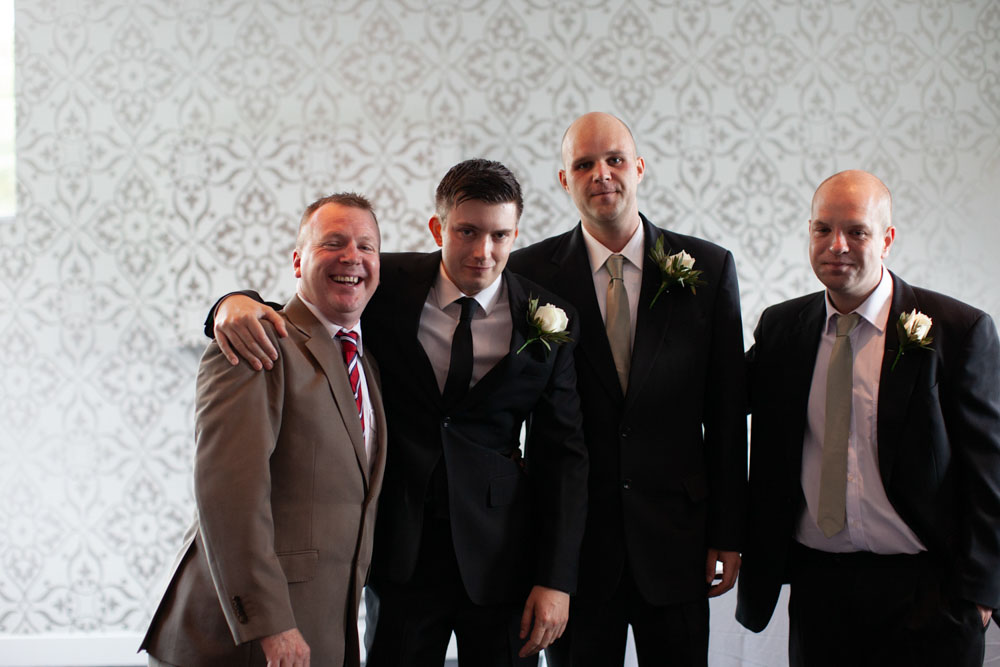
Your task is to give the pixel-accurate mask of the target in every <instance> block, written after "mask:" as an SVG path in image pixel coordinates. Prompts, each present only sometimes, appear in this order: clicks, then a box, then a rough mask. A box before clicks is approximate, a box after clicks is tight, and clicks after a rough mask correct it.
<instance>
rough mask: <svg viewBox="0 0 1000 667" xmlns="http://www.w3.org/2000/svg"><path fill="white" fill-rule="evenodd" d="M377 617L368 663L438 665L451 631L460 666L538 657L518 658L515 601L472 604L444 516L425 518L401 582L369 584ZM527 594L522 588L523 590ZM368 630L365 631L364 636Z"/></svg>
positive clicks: (525, 664) (523, 665)
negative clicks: (409, 571)
mask: <svg viewBox="0 0 1000 667" xmlns="http://www.w3.org/2000/svg"><path fill="white" fill-rule="evenodd" d="M370 589H371V590H370V591H369V594H368V597H369V598H370V597H371V596H372V595H374V597H375V598H376V600H372V602H375V604H373V605H370V606H369V610H371V609H373V608H374V609H377V612H376V614H375V615H376V616H377V618H370V619H369V623H372V622H373V623H374V624H375V631H374V634H371V635H370V638H371V644H370V645H369V646H368V661H367V663H366V665H367V667H441V665H443V664H444V661H445V653H446V652H447V649H448V642H449V640H450V639H451V633H452V631H454V633H455V638H456V640H457V641H458V663H459V665H461V666H462V667H480V666H481V667H536V665H537V664H538V656H532V657H531V658H526V659H521V658H518V657H517V652H518V651H519V650H520V649H521V646H522V645H523V644H524V643H525V641H526V640H524V641H522V640H520V639H519V638H518V633H519V631H520V624H521V612H522V610H523V604H524V603H523V601H522V602H521V603H520V604H502V605H490V606H484V605H477V604H474V603H473V602H472V600H470V599H469V596H468V594H467V593H466V592H465V586H464V585H463V584H462V580H461V576H460V575H459V571H458V562H457V561H456V559H455V549H454V547H453V545H452V539H451V530H450V528H449V523H448V519H447V517H434V516H433V515H432V513H428V514H427V515H426V516H425V518H424V532H423V536H422V540H421V545H420V555H419V556H418V560H417V567H416V571H415V573H414V576H413V578H412V579H411V580H410V581H409V582H407V583H405V584H394V583H391V582H376V583H375V584H374V585H372V586H370ZM525 597H527V591H525ZM367 638H368V633H366V640H367Z"/></svg>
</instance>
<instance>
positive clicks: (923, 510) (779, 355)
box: [736, 171, 1000, 667]
mask: <svg viewBox="0 0 1000 667" xmlns="http://www.w3.org/2000/svg"><path fill="white" fill-rule="evenodd" d="M895 235H896V230H895V228H894V227H893V226H892V217H891V198H890V194H889V190H888V189H887V188H886V187H885V185H884V184H883V183H882V182H881V181H880V180H879V179H877V178H876V177H875V176H873V175H871V174H869V173H866V172H863V171H846V172H841V173H839V174H836V175H834V176H832V177H830V178H829V179H827V180H826V181H824V182H823V183H822V184H821V185H820V186H819V188H818V189H817V190H816V193H815V195H814V197H813V201H812V215H811V219H810V221H809V256H810V261H811V263H812V267H813V271H814V272H815V273H816V276H817V277H818V278H819V280H820V282H822V283H823V285H824V286H825V288H826V289H825V290H824V291H823V292H818V293H816V294H810V295H808V296H803V297H800V298H797V299H792V300H791V301H786V302H784V303H781V304H778V305H776V306H772V307H770V308H768V309H767V310H765V311H764V313H763V315H761V318H760V322H759V323H758V325H757V329H756V331H755V333H754V339H755V343H754V346H753V348H752V349H751V350H750V352H748V354H747V359H748V364H749V377H750V392H751V408H752V411H753V422H752V423H753V434H752V445H751V456H750V505H749V506H750V522H749V533H748V543H747V547H746V549H745V551H744V560H743V563H744V566H743V573H742V575H741V577H740V586H739V593H738V605H737V610H736V616H737V619H738V620H739V621H740V622H741V623H743V625H745V626H746V627H748V628H750V629H751V630H753V631H755V632H759V631H760V630H762V629H763V628H764V627H765V626H766V625H767V623H768V621H769V620H770V618H771V615H772V613H773V612H774V606H775V602H776V601H777V598H778V594H779V592H780V590H781V585H782V584H783V583H786V582H790V583H791V600H790V603H789V640H788V642H789V659H790V662H791V664H792V665H796V666H805V665H808V666H809V667H816V666H818V667H824V666H826V665H831V666H832V665H846V664H850V665H873V666H874V665H878V666H880V667H881V666H884V665H908V666H912V665H935V666H938V665H941V666H943V665H948V666H953V665H954V666H958V665H982V662H983V652H984V639H983V635H984V633H985V626H986V624H987V622H988V621H989V617H990V613H991V611H992V609H993V608H996V607H997V606H998V605H1000V342H998V339H997V331H996V328H995V327H994V325H993V321H992V320H991V319H990V317H989V316H988V315H987V314H986V313H984V312H982V311H980V310H976V309H975V308H972V307H971V306H968V305H966V304H964V303H961V302H959V301H956V300H955V299H951V298H949V297H946V296H943V295H941V294H937V293H935V292H931V291H928V290H925V289H921V288H919V287H911V286H910V285H908V284H907V283H906V282H904V281H903V280H902V279H900V278H899V277H898V276H896V275H894V274H892V273H890V272H889V271H888V270H887V269H886V268H885V267H884V265H883V260H884V259H885V257H886V256H887V255H888V254H889V250H890V248H891V247H892V244H893V241H894V240H895Z"/></svg>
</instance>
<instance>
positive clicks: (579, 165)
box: [573, 162, 594, 171]
mask: <svg viewBox="0 0 1000 667" xmlns="http://www.w3.org/2000/svg"><path fill="white" fill-rule="evenodd" d="M593 164H594V163H593V162H578V163H576V165H575V166H574V167H573V169H575V170H576V171H586V170H587V169H590V167H591V166H592V165H593Z"/></svg>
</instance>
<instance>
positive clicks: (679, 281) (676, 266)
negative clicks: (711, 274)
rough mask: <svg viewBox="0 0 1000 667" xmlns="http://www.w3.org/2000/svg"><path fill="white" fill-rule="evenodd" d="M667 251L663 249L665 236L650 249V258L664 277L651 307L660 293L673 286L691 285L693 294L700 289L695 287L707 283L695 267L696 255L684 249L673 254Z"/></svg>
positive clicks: (650, 303) (650, 304)
mask: <svg viewBox="0 0 1000 667" xmlns="http://www.w3.org/2000/svg"><path fill="white" fill-rule="evenodd" d="M667 253H668V251H666V250H664V249H663V237H662V236H661V237H659V238H658V239H656V244H655V245H654V246H653V249H652V250H650V251H649V258H650V259H651V260H653V263H654V264H656V266H657V268H659V269H660V277H661V278H662V282H661V283H660V289H658V290H656V295H655V296H654V297H653V300H652V301H650V302H649V307H650V309H652V308H653V305H654V304H655V303H656V300H657V299H659V298H660V295H661V294H663V293H664V292H669V291H670V288H671V287H675V286H679V287H689V288H691V294H697V292H698V290H697V289H695V288H696V287H700V286H701V285H704V284H705V281H704V280H702V279H701V274H702V272H701V271H700V270H698V269H696V268H694V262H695V259H694V257H692V256H691V255H689V254H688V253H687V252H686V251H684V250H681V251H680V252H675V253H674V254H672V255H670V254H667Z"/></svg>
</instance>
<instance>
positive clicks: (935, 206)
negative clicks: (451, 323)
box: [0, 0, 1000, 638]
mask: <svg viewBox="0 0 1000 667" xmlns="http://www.w3.org/2000/svg"><path fill="white" fill-rule="evenodd" d="M16 21H17V23H16V29H17V102H18V107H17V113H18V140H17V150H18V160H19V163H18V175H19V179H20V182H19V195H20V199H19V207H20V208H19V212H18V216H17V218H16V219H15V220H14V222H13V223H7V224H0V307H2V312H3V315H2V316H0V340H3V341H4V342H5V345H4V367H3V371H2V372H0V461H3V463H2V465H0V637H7V638H26V637H42V638H45V637H48V636H50V635H62V634H65V633H69V634H72V635H74V636H77V635H90V634H95V633H97V634H100V633H104V634H116V633H137V632H140V631H141V630H142V629H143V628H144V626H145V624H146V622H147V621H148V617H149V613H150V611H151V608H152V606H153V604H154V603H155V601H156V599H157V596H158V593H159V586H160V579H161V577H162V575H163V573H164V571H165V569H166V568H167V567H168V565H169V563H170V562H171V560H172V558H173V555H174V550H175V549H176V548H177V545H178V544H179V542H180V536H181V533H182V531H183V529H184V527H185V525H186V524H187V523H188V521H189V519H190V516H191V512H192V496H191V491H190V481H189V478H190V461H191V451H192V437H191V434H192V421H191V417H192V415H191V412H192V400H193V387H194V370H195V366H196V363H197V358H198V355H199V354H200V350H201V348H202V347H203V344H204V339H203V338H202V336H201V333H200V329H201V326H200V325H201V320H202V318H203V316H204V313H205V311H206V309H207V307H208V306H209V304H210V303H211V302H212V301H213V300H214V298H215V297H216V296H217V295H219V294H220V293H222V292H225V291H228V290H230V289H232V288H234V287H246V286H250V287H254V288H257V289H259V290H261V291H262V292H263V293H264V294H265V295H267V296H269V297H271V298H274V299H278V300H281V299H284V298H286V297H287V296H288V295H289V294H290V292H291V289H292V284H293V282H292V274H291V269H290V259H289V254H290V249H291V246H292V238H293V229H294V226H295V224H296V221H297V218H298V215H299V212H300V211H301V209H302V208H303V206H304V205H305V204H306V203H307V202H308V201H309V200H311V199H312V198H314V197H315V196H317V195H319V194H323V193H328V192H330V191H333V190H345V189H357V190H359V191H362V192H365V193H367V194H369V195H371V196H372V197H373V199H374V201H375V202H376V204H377V206H378V212H379V217H380V218H381V220H382V222H383V232H384V237H385V238H384V247H385V249H387V250H403V249H430V248H431V247H432V243H431V240H430V236H429V234H428V233H427V231H426V227H425V222H426V219H427V217H428V215H429V213H430V208H431V207H430V202H431V194H432V192H433V187H434V185H435V184H436V182H437V180H438V179H439V178H440V177H441V175H442V174H443V173H444V171H445V170H446V168H447V167H448V166H450V165H451V164H452V163H454V162H456V161H458V160H460V159H464V158H467V157H472V156H486V157H490V158H495V159H500V160H502V161H504V162H506V163H507V164H508V165H509V166H511V167H512V168H513V169H514V170H515V172H516V173H517V174H518V175H519V177H521V178H522V180H523V182H524V184H525V186H526V190H527V195H528V196H527V209H526V211H525V216H524V219H523V221H522V228H521V238H520V239H519V241H518V243H519V244H520V245H523V244H527V243H530V242H531V241H534V240H538V239H541V238H543V237H545V236H548V235H550V234H553V233H556V232H560V231H562V230H565V229H567V228H569V226H570V225H572V224H573V223H574V222H575V220H576V217H575V214H574V211H573V208H572V205H571V203H570V202H569V199H568V197H566V196H565V194H564V193H563V192H561V190H560V189H559V188H558V186H557V183H556V180H555V172H556V170H557V168H558V166H559V165H558V152H557V145H558V142H559V138H560V136H561V133H562V131H563V129H564V128H565V126H566V125H567V123H568V122H569V121H570V120H571V119H572V118H573V117H575V116H576V115H577V114H579V113H581V112H583V111H586V110H590V109H604V110H610V111H613V112H615V113H617V114H619V115H621V116H622V117H623V118H625V119H626V120H627V121H628V122H629V123H630V124H631V126H632V128H633V130H634V132H635V135H636V137H637V138H638V140H639V147H640V151H641V153H642V154H643V155H644V156H645V158H646V164H647V166H648V171H647V178H646V180H645V181H644V183H643V184H642V186H641V189H640V204H641V208H642V210H643V211H644V212H645V213H646V214H647V215H648V216H649V217H650V218H651V219H652V220H653V221H654V222H656V223H658V224H660V225H663V226H666V227H671V228H673V229H676V230H678V231H682V232H687V233H694V234H698V235H701V236H704V237H706V238H709V239H711V240H714V241H716V242H719V243H721V244H723V245H725V246H727V247H729V248H731V249H732V250H733V252H734V253H735V255H736V259H737V265H738V268H739V274H740V280H741V285H742V295H743V308H744V316H745V327H746V330H747V331H748V332H749V331H751V330H752V328H753V325H754V323H755V322H756V318H757V315H758V314H759V312H760V310H761V309H762V308H763V307H764V306H765V305H766V304H769V303H773V302H776V301H779V300H782V299H785V298H788V297H791V296H795V295H798V294H800V293H802V292H804V291H807V290H813V289H815V288H816V286H817V283H816V282H815V280H814V279H813V278H812V276H811V272H810V270H809V268H808V265H807V262H806V260H805V220H806V218H807V206H808V201H809V197H810V196H811V193H812V190H813V188H814V186H815V185H816V184H817V183H818V182H819V181H820V180H821V179H822V178H824V177H825V176H827V175H829V174H831V173H833V172H834V171H837V170H840V169H844V168H849V167H861V168H866V169H870V170H873V171H875V172H876V173H877V174H879V175H881V176H882V177H883V178H884V180H885V181H886V182H887V183H888V184H889V185H890V187H891V188H892V189H893V190H894V194H895V201H896V224H897V226H898V232H899V233H898V236H897V239H898V242H897V247H896V248H895V251H894V255H893V257H892V260H891V266H892V268H893V269H895V270H897V271H898V272H900V273H901V274H902V275H903V276H904V277H905V278H907V279H908V280H910V281H911V282H913V283H916V284H920V285H924V286H927V287H931V288H935V289H938V290H941V291H945V292H948V293H951V294H954V295H956V296H958V297H960V298H963V299H965V300H967V301H970V302H972V303H973V304H975V305H978V306H980V307H982V308H984V309H986V310H987V311H989V312H991V313H992V314H993V315H994V316H996V315H1000V291H998V290H997V289H996V285H997V284H998V282H1000V281H998V279H1000V268H998V262H997V261H996V255H997V251H998V250H1000V231H998V225H997V213H996V211H997V210H998V208H997V198H998V195H997V192H998V191H1000V93H998V91H1000V5H998V4H997V2H996V1H995V0H967V1H956V2H932V1H931V0H927V1H926V2H916V1H909V0H886V1H885V2H867V1H861V0H858V1H851V0H829V1H823V0H815V1H812V2H804V3H799V2H791V1H789V0H774V1H767V2H747V1H745V0H709V1H706V2H687V1H676V0H634V1H631V2H622V1H620V0H578V1H576V2H559V3H552V2H548V1H542V0H511V1H508V2H493V1H487V0H453V1H452V2H434V3H427V2H423V1H422V0H371V1H368V0H336V1H334V2H318V1H316V2H312V1H308V0H284V1H280V0H270V1H269V0H216V1H214V2H210V3H208V2H204V1H203V0H103V1H99V0H66V1H62V0H60V2H51V1H49V0H19V1H18V2H17V5H16ZM748 344H749V339H748Z"/></svg>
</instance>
